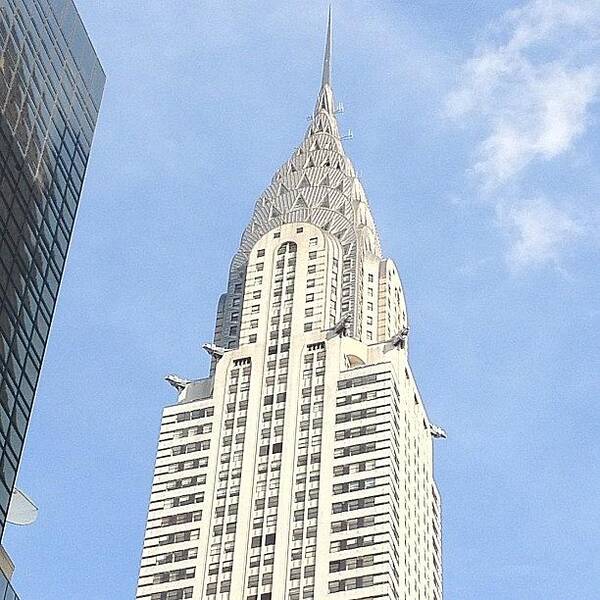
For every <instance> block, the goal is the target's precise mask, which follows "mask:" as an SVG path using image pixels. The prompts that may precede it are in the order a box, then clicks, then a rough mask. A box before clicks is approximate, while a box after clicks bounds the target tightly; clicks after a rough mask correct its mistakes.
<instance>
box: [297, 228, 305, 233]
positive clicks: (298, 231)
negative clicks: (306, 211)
mask: <svg viewBox="0 0 600 600" xmlns="http://www.w3.org/2000/svg"><path fill="white" fill-rule="evenodd" d="M303 231H304V227H297V228H296V233H302V232H303Z"/></svg>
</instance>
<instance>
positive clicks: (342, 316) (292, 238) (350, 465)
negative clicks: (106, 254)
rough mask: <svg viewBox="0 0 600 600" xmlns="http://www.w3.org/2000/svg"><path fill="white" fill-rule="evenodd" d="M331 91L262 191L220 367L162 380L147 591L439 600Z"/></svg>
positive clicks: (401, 372) (425, 444)
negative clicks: (167, 391) (167, 390)
mask: <svg viewBox="0 0 600 600" xmlns="http://www.w3.org/2000/svg"><path fill="white" fill-rule="evenodd" d="M335 112H336V110H335V104H334V99H333V92H332V88H331V15H330V20H329V25H328V34H327V44H326V50H325V60H324V66H323V77H322V84H321V88H320V91H319V95H318V98H317V102H316V106H315V110H314V114H313V116H312V119H311V121H310V124H309V127H308V130H307V132H306V135H305V137H304V140H303V141H302V143H301V145H300V146H299V147H298V148H297V150H295V151H294V153H293V155H292V157H291V158H290V159H289V160H288V161H287V162H286V163H285V164H284V165H283V166H282V167H281V168H280V169H279V170H278V171H277V173H276V174H275V176H274V177H273V179H272V182H271V184H270V185H269V187H268V188H267V189H266V191H265V192H264V193H263V195H262V196H261V197H260V198H259V200H258V202H257V204H256V207H255V210H254V214H253V216H252V219H251V221H250V224H249V225H248V226H247V228H246V229H245V231H244V233H243V236H242V240H241V244H240V248H239V250H238V252H237V254H236V255H235V256H234V258H233V261H232V265H231V270H230V275H229V283H228V287H227V292H226V293H225V294H224V295H223V296H222V297H221V299H220V301H219V306H218V312H217V322H216V328H215V338H214V344H210V345H206V346H205V348H206V349H207V351H208V352H209V353H210V354H211V355H212V360H213V362H212V368H211V374H210V376H209V377H208V378H205V379H200V380H193V381H188V380H183V379H181V378H179V377H177V376H169V377H168V378H167V380H168V381H169V382H170V383H171V384H172V385H174V386H175V387H176V388H177V390H178V400H177V403H176V404H175V405H173V406H168V407H167V408H166V409H165V410H164V414H163V418H162V424H161V429H160V438H159V444H158V454H157V459H156V467H155V471H154V480H153V485H152V494H151V497H150V509H149V513H148V521H147V526H146V533H145V539H144V546H143V552H142V559H141V568H140V574H139V582H138V588H137V596H136V597H137V599H138V600H180V599H185V598H193V599H194V600H224V599H231V600H300V599H305V598H308V599H311V598H315V599H317V600H325V599H326V598H327V599H331V600H335V599H344V600H375V599H377V600H399V599H402V600H417V599H418V600H424V599H428V600H439V599H441V597H442V570H441V527H440V498H439V494H438V491H437V487H436V484H435V481H434V477H433V464H432V463H433V456H432V455H433V448H432V438H433V437H438V436H443V435H444V434H443V431H442V430H440V429H439V428H437V427H435V426H433V425H432V424H431V423H430V421H429V419H428V417H427V414H426V412H425V408H424V406H423V402H422V399H421V397H420V394H419V390H418V388H417V385H416V383H415V380H414V377H413V374H412V371H411V369H410V366H409V363H408V320H407V315H406V306H405V302H404V293H403V289H402V285H401V282H400V278H399V275H398V270H397V269H396V267H395V265H394V263H393V261H392V260H390V259H386V258H384V257H383V255H382V252H381V248H380V242H379V239H378V236H377V232H376V229H375V224H374V222H373V218H372V216H371V212H370V209H369V205H368V203H367V198H366V195H365V192H364V190H363V188H362V186H361V183H360V181H359V180H358V178H357V176H356V172H355V170H354V167H353V166H352V164H351V162H350V160H349V159H348V157H347V156H346V154H345V151H344V148H343V146H342V138H341V136H340V134H339V131H338V126H337V123H336V117H335Z"/></svg>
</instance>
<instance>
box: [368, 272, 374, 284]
mask: <svg viewBox="0 0 600 600" xmlns="http://www.w3.org/2000/svg"><path fill="white" fill-rule="evenodd" d="M367 281H368V282H369V283H373V273H369V274H368V275H367Z"/></svg>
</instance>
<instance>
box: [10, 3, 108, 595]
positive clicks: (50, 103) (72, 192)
mask: <svg viewBox="0 0 600 600" xmlns="http://www.w3.org/2000/svg"><path fill="white" fill-rule="evenodd" d="M104 81H105V77H104V73H103V71H102V68H101V66H100V63H99V62H98V59H97V57H96V54H95V52H94V49H93V48H92V45H91V43H90V40H89V39H88V36H87V33H86V31H85V28H84V26H83V24H82V22H81V19H80V18H79V15H78V13H77V10H76V8H75V6H74V4H73V2H72V1H71V0H0V453H1V456H0V537H1V536H2V533H3V532H4V528H5V524H6V518H7V514H8V508H9V504H10V501H11V494H12V492H13V487H14V483H15V478H16V473H17V470H18V466H19V461H20V458H21V452H22V448H23V443H24V439H25V434H26V432H27V426H28V423H29V419H30V417H31V410H32V406H33V399H34V394H35V389H36V386H37V381H38V377H39V373H40V369H41V365H42V360H43V357H44V351H45V348H46V342H47V340H48V334H49V330H50V324H51V321H52V315H53V313H54V308H55V304H56V298H57V294H58V290H59V286H60V281H61V278H62V274H63V270H64V266H65V260H66V256H67V251H68V248H69V241H70V239H71V233H72V231H73V224H74V221H75V216H76V213H77V206H78V203H79V197H80V194H81V189H82V185H83V178H84V175H85V170H86V165H87V162H88V155H89V152H90V146H91V143H92V136H93V133H94V128H95V124H96V118H97V115H98V109H99V106H100V100H101V97H102V91H103V87H104ZM0 587H1V586H0ZM0 595H1V594H0ZM7 597H8V596H7Z"/></svg>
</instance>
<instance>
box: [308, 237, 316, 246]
mask: <svg viewBox="0 0 600 600" xmlns="http://www.w3.org/2000/svg"><path fill="white" fill-rule="evenodd" d="M317 241H318V240H317V238H316V237H313V238H310V241H309V246H316V245H317Z"/></svg>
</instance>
